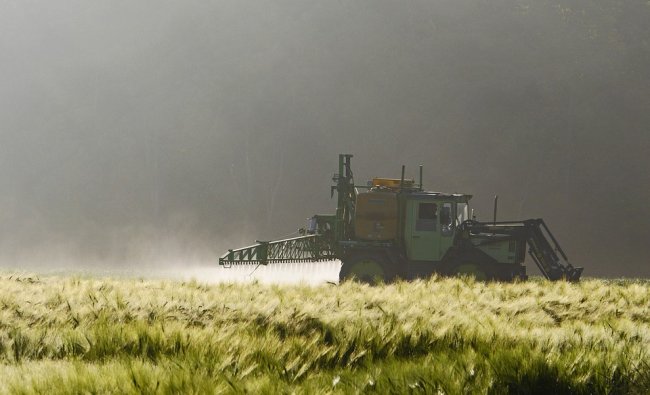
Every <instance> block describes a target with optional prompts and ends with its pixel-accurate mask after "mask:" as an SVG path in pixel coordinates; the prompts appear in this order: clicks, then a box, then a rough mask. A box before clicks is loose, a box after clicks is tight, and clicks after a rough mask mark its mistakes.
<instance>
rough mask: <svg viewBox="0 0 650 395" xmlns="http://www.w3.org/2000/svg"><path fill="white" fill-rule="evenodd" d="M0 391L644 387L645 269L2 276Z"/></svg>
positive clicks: (647, 357) (647, 377) (647, 374)
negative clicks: (395, 277)
mask: <svg viewBox="0 0 650 395" xmlns="http://www.w3.org/2000/svg"><path fill="white" fill-rule="evenodd" d="M0 377H2V380H0V392H3V393H4V392H12V393H34V392H36V393H88V392H90V393H96V392H101V393H104V392H109V393H143V392H144V393H156V392H159V393H179V392H180V393H232V392H252V393H269V394H270V393H292V392H295V393H366V392H369V393H382V394H383V393H449V394H461V393H471V394H473V393H578V394H580V393H584V394H591V393H648V390H649V389H650V283H648V282H643V281H604V280H586V281H583V282H581V283H579V284H570V283H565V282H547V281H542V280H532V281H528V282H523V283H515V284H503V283H480V282H475V281H474V280H473V279H470V278H461V279H440V278H435V277H434V278H432V279H430V280H428V281H415V282H410V283H407V282H398V283H395V284H391V285H380V286H376V287H370V286H366V285H360V284H356V283H345V284H342V285H340V286H337V285H332V284H324V285H322V286H315V287H310V286H306V285H304V286H303V285H295V286H278V285H261V284H218V285H206V284H203V283H200V282H197V281H191V282H175V281H165V280H134V279H95V278H81V277H65V276H62V277H56V276H47V277H38V276H34V275H15V274H14V275H10V274H5V275H4V276H1V277H0Z"/></svg>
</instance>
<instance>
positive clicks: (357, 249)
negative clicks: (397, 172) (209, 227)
mask: <svg viewBox="0 0 650 395" xmlns="http://www.w3.org/2000/svg"><path fill="white" fill-rule="evenodd" d="M351 159H352V155H347V154H342V155H339V169H338V173H336V174H335V175H334V177H333V181H334V183H335V185H334V186H332V187H331V194H332V196H334V193H335V192H336V195H337V206H336V213H335V214H331V215H314V216H313V217H311V218H310V219H309V221H308V224H307V226H306V227H305V228H303V229H301V230H300V233H301V235H300V236H298V237H294V238H290V239H284V240H277V241H258V242H257V243H256V244H255V245H252V246H249V247H244V248H239V249H231V250H228V252H226V253H225V254H224V255H222V256H221V257H220V258H219V264H220V265H223V266H225V267H229V266H231V265H247V264H251V265H268V264H274V263H282V262H318V261H328V260H336V259H338V260H340V261H341V263H342V265H341V271H340V273H339V279H340V280H341V281H342V280H345V279H351V278H355V279H357V280H360V281H364V282H375V281H377V280H382V281H392V280H394V279H396V278H403V279H413V278H418V277H426V276H429V275H431V274H433V273H438V274H440V275H462V274H467V275H473V276H475V277H476V278H477V279H480V280H503V281H511V280H514V279H522V280H523V279H526V278H527V275H526V267H525V266H524V265H523V262H524V258H525V253H526V248H527V249H528V252H529V254H530V256H531V257H532V260H533V261H534V262H535V264H536V265H537V267H538V268H539V270H540V271H541V272H542V274H543V275H544V276H545V277H546V278H548V279H550V280H560V279H565V280H568V281H577V280H578V279H579V278H580V275H581V274H582V268H581V267H573V266H572V265H571V264H570V263H569V261H568V258H567V256H566V255H565V253H564V251H562V248H561V247H560V245H559V244H558V242H557V240H556V239H555V237H553V234H552V233H551V232H550V230H549V228H548V227H547V226H546V224H545V223H544V221H543V220H542V219H527V220H522V221H509V222H497V221H496V208H497V206H496V199H495V206H494V211H495V214H494V221H492V222H479V221H476V220H475V218H473V216H472V218H470V211H469V201H470V199H471V197H472V196H471V195H466V194H458V193H441V192H430V191H425V190H424V189H423V187H422V166H420V169H419V183H415V180H413V179H406V178H404V174H405V168H404V166H402V176H401V178H399V179H394V178H374V179H373V180H372V181H371V182H369V183H368V184H367V185H364V186H360V185H355V183H354V178H353V173H352V168H351Z"/></svg>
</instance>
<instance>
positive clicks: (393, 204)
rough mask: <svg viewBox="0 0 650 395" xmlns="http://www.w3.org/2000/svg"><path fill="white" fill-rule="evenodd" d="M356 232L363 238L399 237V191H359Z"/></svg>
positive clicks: (355, 223) (386, 238)
mask: <svg viewBox="0 0 650 395" xmlns="http://www.w3.org/2000/svg"><path fill="white" fill-rule="evenodd" d="M397 181H398V182H399V180H397ZM354 232H355V235H356V237H357V238H358V239H361V240H391V239H394V238H395V237H397V193H395V192H390V191H373V190H370V191H368V192H362V193H359V194H358V195H357V202H356V214H355V218H354Z"/></svg>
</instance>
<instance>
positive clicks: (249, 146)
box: [0, 0, 650, 277]
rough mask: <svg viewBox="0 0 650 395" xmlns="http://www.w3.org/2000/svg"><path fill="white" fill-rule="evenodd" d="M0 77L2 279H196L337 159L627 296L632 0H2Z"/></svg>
mask: <svg viewBox="0 0 650 395" xmlns="http://www.w3.org/2000/svg"><path fill="white" fill-rule="evenodd" d="M0 56H1V58H0V60H1V61H0V92H2V93H1V95H0V188H1V193H0V261H1V263H2V266H3V267H8V268H17V269H21V268H26V269H30V270H31V269H33V268H35V267H41V268H50V269H52V268H63V267H74V268H84V267H102V268H109V269H110V268H115V269H116V270H121V269H124V268H126V267H134V266H138V267H143V268H147V270H150V269H151V268H154V269H155V268H156V267H164V266H165V265H174V266H180V267H183V266H190V265H194V264H197V263H200V264H205V265H212V264H213V265H217V257H218V255H220V254H221V253H222V252H223V250H224V249H226V248H233V247H239V246H243V245H247V244H250V243H251V242H253V241H254V240H255V239H258V240H264V239H273V238H278V237H282V236H285V235H287V234H291V233H292V232H294V231H295V230H296V229H297V228H299V227H301V226H303V225H304V222H305V219H306V218H307V217H309V216H311V215H312V214H315V213H330V212H333V210H334V206H335V201H334V200H330V198H329V188H330V184H331V175H332V173H333V172H334V171H336V164H337V154H339V153H352V154H355V157H354V160H353V165H354V170H355V176H356V179H357V182H361V183H365V180H366V179H368V178H370V177H372V176H387V177H397V176H399V171H400V166H401V164H406V165H407V171H408V174H409V175H411V176H414V175H416V169H417V165H419V164H423V165H424V166H425V167H424V168H425V186H426V187H427V188H428V189H432V190H440V191H449V192H454V191H455V192H465V193H471V194H473V195H474V196H475V198H474V200H473V207H474V208H475V209H476V211H477V213H478V217H479V219H485V220H487V219H491V212H492V208H491V206H492V198H493V196H494V195H495V194H498V195H499V197H500V198H499V204H500V205H499V218H500V219H503V220H506V219H525V218H537V217H542V218H544V219H545V220H546V222H547V223H548V224H549V226H550V227H551V229H552V230H553V231H554V233H555V236H556V237H557V239H558V240H559V241H560V243H561V244H562V246H563V247H564V249H565V251H566V252H567V254H568V255H569V258H570V260H571V262H572V263H573V264H574V265H577V266H584V267H585V275H587V276H606V277H616V276H631V277H639V276H645V277H648V276H650V252H648V248H647V243H648V240H650V209H649V208H648V198H649V192H648V191H649V187H648V186H649V185H650V176H649V172H648V168H649V166H648V165H649V164H650V160H649V159H648V154H649V153H650V131H649V130H648V128H649V126H648V125H650V73H648V70H650V3H648V2H647V1H635V0H625V1H620V0H602V1H598V2H593V1H587V0H558V1H545V0H497V1H494V0H491V1H487V0H446V1H443V0H435V1H417V0H415V1H400V2H397V1H389V0H372V1H370V0H365V1H361V0H360V1H353V2H352V1H350V2H348V1H304V0H302V1H297V0H296V1H289V0H284V1H272V2H259V1H255V2H253V1H250V2H249V1H241V0H237V1H183V2H175V1H137V2H134V1H98V2H87V1H56V2H51V1H4V2H2V3H0ZM529 267H531V265H530V263H529ZM530 271H531V272H533V273H534V272H535V270H534V269H532V268H531V269H530Z"/></svg>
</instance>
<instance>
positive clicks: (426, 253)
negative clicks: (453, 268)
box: [404, 200, 441, 261]
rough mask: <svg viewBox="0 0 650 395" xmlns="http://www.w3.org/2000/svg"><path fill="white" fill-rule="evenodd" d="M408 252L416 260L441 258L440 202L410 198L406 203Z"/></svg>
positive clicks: (405, 233) (406, 242) (406, 241)
mask: <svg viewBox="0 0 650 395" xmlns="http://www.w3.org/2000/svg"><path fill="white" fill-rule="evenodd" d="M406 217H407V219H406V224H405V225H406V226H405V228H406V229H405V232H404V235H405V244H406V254H407V256H408V258H409V259H411V260H414V261H437V260H439V259H440V232H441V229H440V222H439V203H437V202H434V201H430V200H429V201H427V200H409V201H408V202H407V204H406Z"/></svg>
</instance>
